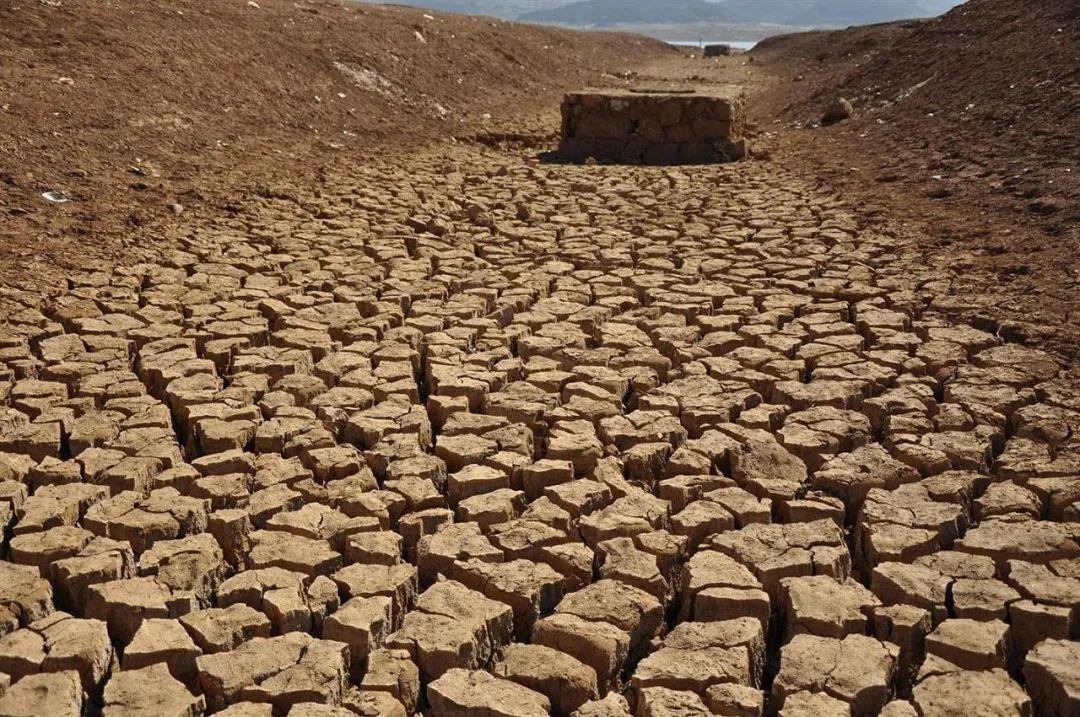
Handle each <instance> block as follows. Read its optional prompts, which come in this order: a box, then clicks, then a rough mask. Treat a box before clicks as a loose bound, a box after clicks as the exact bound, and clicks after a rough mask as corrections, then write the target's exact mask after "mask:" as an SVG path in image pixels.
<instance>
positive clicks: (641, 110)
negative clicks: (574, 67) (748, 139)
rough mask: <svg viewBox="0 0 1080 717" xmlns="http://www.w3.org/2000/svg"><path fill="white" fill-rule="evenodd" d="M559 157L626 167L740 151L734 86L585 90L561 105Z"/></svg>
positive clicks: (735, 155)
mask: <svg viewBox="0 0 1080 717" xmlns="http://www.w3.org/2000/svg"><path fill="white" fill-rule="evenodd" d="M562 117H563V122H562V144H561V145H560V147H559V153H560V155H561V156H562V157H563V158H565V159H568V160H571V161H583V160H585V159H587V158H589V157H592V158H594V159H596V160H597V161H601V162H613V163H627V164H697V163H705V162H722V161H730V160H734V159H740V158H741V157H742V156H743V155H745V153H746V146H745V141H744V140H743V138H742V133H743V125H744V118H743V101H742V96H741V90H739V89H738V88H715V89H707V90H697V89H685V90H668V89H664V90H659V89H614V90H611V89H609V90H586V91H581V92H573V93H570V94H568V95H567V96H566V98H565V99H564V100H563V106H562Z"/></svg>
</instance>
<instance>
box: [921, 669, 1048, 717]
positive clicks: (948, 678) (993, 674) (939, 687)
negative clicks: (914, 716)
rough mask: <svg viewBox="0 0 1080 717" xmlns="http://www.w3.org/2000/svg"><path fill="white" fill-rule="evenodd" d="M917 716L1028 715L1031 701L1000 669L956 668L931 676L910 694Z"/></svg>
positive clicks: (1030, 712)
mask: <svg viewBox="0 0 1080 717" xmlns="http://www.w3.org/2000/svg"><path fill="white" fill-rule="evenodd" d="M911 701H912V703H913V704H914V705H915V710H916V712H918V714H921V715H930V714H933V715H961V714H964V715H967V714H985V715H1018V716H1021V717H1023V716H1024V715H1030V714H1032V711H1031V700H1030V699H1029V698H1028V696H1027V694H1025V692H1024V690H1023V688H1021V687H1020V685H1018V684H1017V683H1015V682H1013V681H1012V680H1011V679H1010V678H1009V675H1008V673H1006V672H1005V671H1004V670H989V671H985V672H981V671H970V670H960V671H955V672H946V673H945V674H940V675H931V676H929V677H927V678H926V679H924V680H922V681H921V682H919V684H917V685H915V688H914V689H913V690H912V693H911Z"/></svg>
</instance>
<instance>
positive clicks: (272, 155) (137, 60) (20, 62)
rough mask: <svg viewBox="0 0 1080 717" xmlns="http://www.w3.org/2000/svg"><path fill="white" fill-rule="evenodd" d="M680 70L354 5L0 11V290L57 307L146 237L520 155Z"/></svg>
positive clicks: (632, 44) (589, 41)
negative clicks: (579, 101) (68, 290)
mask: <svg viewBox="0 0 1080 717" xmlns="http://www.w3.org/2000/svg"><path fill="white" fill-rule="evenodd" d="M674 52H675V51H674V50H673V49H671V48H667V47H666V46H664V45H662V44H661V43H659V42H656V41H653V40H648V39H646V38H642V37H631V36H627V35H618V34H614V33H605V34H595V33H593V34H585V33H580V32H573V31H568V30H556V29H551V28H541V27H529V26H522V25H515V24H512V23H508V22H504V21H500V20H493V19H490V18H471V17H464V16H455V15H445V14H438V13H426V12H423V11H420V10H415V9H412V8H405V7H397V6H386V5H368V4H360V3H352V2H286V1H285V0H267V1H266V2H260V3H247V2H243V1H241V0H232V1H230V2H203V1H202V0H168V1H167V2H145V3H144V2H134V1H132V0H109V1H108V2H99V1H98V0H63V2H53V1H52V0H41V1H39V0H15V1H14V2H5V3H3V4H0V237H2V239H0V278H2V279H3V283H4V284H5V285H6V286H8V287H11V286H20V285H22V286H26V287H27V288H30V289H33V290H37V289H41V288H50V289H54V290H55V288H57V287H62V286H63V271H64V270H65V269H81V268H87V267H90V266H94V265H101V264H106V265H107V264H112V263H115V262H119V261H124V260H127V259H130V254H131V253H132V251H133V250H135V249H137V248H138V247H139V246H141V245H142V244H144V243H145V242H146V241H149V240H151V237H153V236H154V234H153V232H154V231H156V230H161V229H163V228H168V227H173V228H180V227H183V226H185V225H189V224H191V223H192V222H193V221H197V220H198V218H199V217H201V216H204V215H205V216H209V215H213V214H217V213H220V212H222V211H226V212H228V211H234V210H235V209H236V207H238V206H240V205H242V204H243V203H244V202H246V201H248V199H249V198H251V197H252V196H256V195H260V194H261V195H275V194H285V195H288V194H291V193H293V190H294V187H296V186H309V185H311V184H313V183H318V182H320V181H321V173H322V171H323V168H324V167H326V166H328V165H334V164H347V163H363V162H366V161H368V160H369V158H370V157H372V156H374V155H377V154H387V153H394V152H399V151H400V152H408V151H413V150H415V148H417V147H419V146H423V145H424V144H426V143H430V142H435V141H439V142H445V141H452V140H454V139H455V138H460V139H462V140H472V139H475V138H477V137H479V138H481V139H486V140H488V141H496V140H498V139H500V138H501V137H502V136H503V135H506V134H507V133H508V132H511V128H513V132H511V134H515V135H522V136H525V137H530V136H532V135H534V134H535V133H536V132H537V131H538V128H539V127H540V126H541V125H540V124H539V123H538V119H537V118H538V117H540V116H542V115H543V114H544V113H545V112H549V113H555V112H557V108H558V98H559V97H560V95H561V93H562V92H563V91H565V90H566V89H568V88H571V87H577V86H581V85H583V84H594V83H596V84H602V83H605V82H612V81H617V80H616V78H614V77H612V76H611V75H610V74H609V73H617V72H621V71H623V70H625V69H626V68H628V67H629V66H631V65H632V64H634V63H636V62H638V61H640V60H641V59H643V58H645V57H654V56H656V55H658V54H660V55H662V54H666V53H674ZM550 125H551V123H550V122H547V123H546V124H544V125H543V126H545V127H550ZM47 191H60V192H62V193H64V194H65V195H67V196H68V197H70V198H71V199H72V201H71V202H70V203H68V204H64V205H56V204H50V203H48V202H47V201H45V200H44V199H43V198H42V197H41V194H42V193H43V192H47ZM173 205H179V206H180V207H182V208H183V216H182V217H180V218H178V217H177V216H176V215H175V214H174V213H173V212H174V209H173V208H172V207H173ZM192 214H195V215H196V217H195V218H193V217H192Z"/></svg>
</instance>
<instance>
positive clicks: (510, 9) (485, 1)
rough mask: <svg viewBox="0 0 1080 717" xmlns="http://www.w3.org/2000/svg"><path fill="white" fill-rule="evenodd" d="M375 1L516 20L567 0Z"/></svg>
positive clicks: (551, 8) (560, 4)
mask: <svg viewBox="0 0 1080 717" xmlns="http://www.w3.org/2000/svg"><path fill="white" fill-rule="evenodd" d="M367 1H368V2H376V3H380V2H381V3H388V2H392V3H397V4H403V5H414V6H416V7H424V8H428V9H430V10H439V11H441V12H456V13H460V14H462V15H488V16H491V17H501V18H504V19H506V20H516V19H517V18H518V17H520V16H521V15H523V14H526V13H530V12H536V11H544V10H553V9H555V8H559V7H562V6H564V5H566V3H567V2H569V0H367Z"/></svg>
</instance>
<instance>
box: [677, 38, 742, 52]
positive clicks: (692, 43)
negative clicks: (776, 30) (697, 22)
mask: <svg viewBox="0 0 1080 717" xmlns="http://www.w3.org/2000/svg"><path fill="white" fill-rule="evenodd" d="M663 42H666V43H667V44H669V45H682V46H685V47H702V46H704V45H729V46H730V47H732V48H734V49H736V50H751V49H753V47H754V45H756V44H757V43H756V42H746V41H745V40H700V41H699V40H663Z"/></svg>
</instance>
